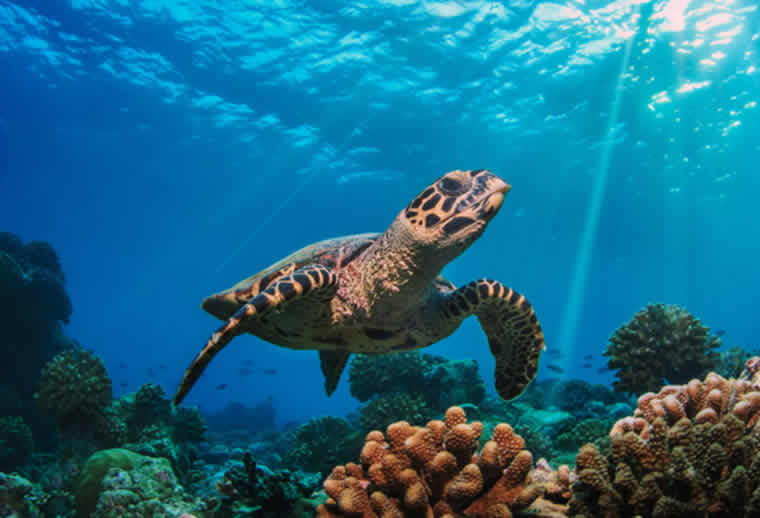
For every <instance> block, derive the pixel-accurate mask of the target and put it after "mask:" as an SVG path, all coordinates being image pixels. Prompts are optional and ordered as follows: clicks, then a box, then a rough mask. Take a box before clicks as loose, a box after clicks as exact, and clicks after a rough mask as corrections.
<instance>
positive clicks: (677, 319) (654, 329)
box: [604, 304, 721, 394]
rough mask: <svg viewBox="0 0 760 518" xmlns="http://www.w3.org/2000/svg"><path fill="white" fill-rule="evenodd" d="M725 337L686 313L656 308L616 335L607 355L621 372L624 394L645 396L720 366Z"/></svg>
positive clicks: (619, 380)
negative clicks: (717, 350)
mask: <svg viewBox="0 0 760 518" xmlns="http://www.w3.org/2000/svg"><path fill="white" fill-rule="evenodd" d="M720 345H721V342H720V338H718V337H717V336H714V335H710V329H709V328H707V327H705V326H703V325H702V322H701V321H700V320H699V319H697V318H695V317H694V316H693V315H691V314H690V313H689V312H688V311H686V310H685V309H682V308H680V307H678V306H675V305H668V306H666V305H664V304H650V305H648V306H647V307H646V308H644V309H642V310H640V311H639V312H638V313H636V314H635V315H634V317H633V318H632V319H631V321H630V322H628V323H627V324H624V325H622V326H621V327H619V328H618V329H617V330H616V331H615V333H614V334H613V335H612V336H611V337H610V343H609V344H608V345H607V350H606V351H605V352H604V355H605V356H609V357H610V359H609V360H608V362H607V365H608V367H609V368H610V369H617V372H616V374H615V375H616V377H617V379H616V380H615V381H614V382H613V386H614V388H615V390H616V391H618V392H627V393H631V394H642V393H644V392H648V391H652V390H657V389H658V388H659V387H661V386H662V385H664V384H666V383H686V382H688V381H689V380H690V379H692V378H699V377H701V376H704V375H705V374H706V373H707V372H708V371H710V370H711V369H713V368H714V366H715V362H716V361H717V359H718V353H717V352H715V351H714V349H717V348H718V347H720Z"/></svg>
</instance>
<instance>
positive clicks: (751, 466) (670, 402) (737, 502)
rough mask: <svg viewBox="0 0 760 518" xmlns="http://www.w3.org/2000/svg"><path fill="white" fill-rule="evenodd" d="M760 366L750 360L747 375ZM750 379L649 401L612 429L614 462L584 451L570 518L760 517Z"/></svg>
mask: <svg viewBox="0 0 760 518" xmlns="http://www.w3.org/2000/svg"><path fill="white" fill-rule="evenodd" d="M758 365H760V358H753V359H750V360H749V361H748V367H749V368H748V370H747V376H749V375H752V374H754V375H756V376H757V367H758ZM747 376H745V377H744V378H742V379H733V378H732V379H726V378H723V377H721V376H719V375H717V374H715V373H710V374H708V375H707V376H706V377H705V378H704V380H703V381H699V380H697V379H693V380H691V381H689V383H688V384H686V385H668V386H665V387H663V388H662V389H661V390H660V391H659V392H658V393H657V394H654V393H651V392H650V393H647V394H644V395H642V396H641V397H640V398H639V403H638V408H637V409H636V410H635V412H634V415H633V416H630V417H626V418H623V419H621V420H619V421H617V422H616V423H615V425H614V426H613V427H612V430H611V431H610V438H611V447H610V454H609V455H608V456H603V455H601V454H600V453H599V451H598V450H597V449H596V447H594V446H593V445H591V444H587V445H585V446H583V447H582V448H581V450H580V452H579V453H578V455H577V457H576V465H577V467H576V470H577V473H578V482H577V483H576V485H575V486H574V487H573V497H572V499H571V500H570V504H569V515H570V516H576V517H580V516H585V517H590V516H599V517H625V516H641V517H643V518H648V517H652V518H656V517H666V516H667V517H678V516H683V517H691V516H700V517H709V518H718V517H726V518H728V517H754V516H760V426H758V425H757V423H758V421H760V386H759V385H758V383H757V380H749V379H746V377H747Z"/></svg>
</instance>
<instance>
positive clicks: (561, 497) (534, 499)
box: [318, 407, 570, 518]
mask: <svg viewBox="0 0 760 518" xmlns="http://www.w3.org/2000/svg"><path fill="white" fill-rule="evenodd" d="M482 430H483V427H482V425H481V424H480V423H477V422H475V423H469V424H468V423H467V419H466V415H465V413H464V410H462V409H461V408H459V407H452V408H450V409H449V411H448V412H447V413H446V421H445V422H443V421H430V422H428V424H427V425H426V426H424V427H416V426H412V425H410V424H409V423H407V422H399V423H393V424H391V425H390V426H388V428H387V431H386V434H385V436H383V437H381V436H380V435H379V434H378V433H377V432H373V433H372V434H370V435H368V436H367V440H366V443H365V446H364V449H363V450H362V455H361V459H360V460H361V463H362V465H361V466H359V465H358V464H351V465H350V466H349V465H346V466H336V467H335V468H334V469H333V472H332V474H330V476H329V477H328V478H327V480H325V483H324V488H325V492H326V493H327V494H328V496H329V497H330V498H329V499H328V500H327V502H325V503H324V504H323V505H322V506H320V507H319V509H318V516H319V517H325V518H326V517H336V518H337V517H344V516H361V517H364V518H368V517H370V516H379V517H381V518H401V517H418V516H419V517H428V518H432V517H433V516H436V517H441V516H450V517H452V518H453V517H467V518H498V517H508V516H512V514H513V513H514V512H516V511H519V510H522V509H526V508H529V506H531V505H532V504H534V503H536V504H537V505H540V506H542V508H551V509H552V513H558V512H561V510H562V509H564V507H563V505H564V504H565V503H566V502H567V500H568V498H569V496H570V494H569V485H570V472H569V470H568V469H567V467H566V466H565V467H563V468H562V469H561V470H560V471H558V472H553V471H551V470H550V469H549V468H548V465H546V464H545V462H544V463H542V464H541V470H540V471H538V470H536V471H535V473H536V475H535V476H534V475H533V473H534V471H531V468H532V464H533V456H532V455H531V454H530V452H528V451H527V450H524V449H522V448H523V446H524V444H525V442H524V441H523V440H522V438H521V437H520V436H519V435H517V434H515V433H514V432H513V430H512V428H511V427H510V426H509V425H505V424H501V425H498V426H497V427H496V429H495V430H494V433H493V438H492V440H490V441H486V442H485V445H484V447H483V449H482V450H481V452H480V453H477V451H476V450H477V444H478V438H479V436H480V434H481V432H482ZM360 470H362V471H363V473H361V472H360ZM349 475H350V476H349ZM360 492H362V493H363V494H362V495H360V494H359V493H360ZM544 497H546V498H544ZM549 499H551V500H549Z"/></svg>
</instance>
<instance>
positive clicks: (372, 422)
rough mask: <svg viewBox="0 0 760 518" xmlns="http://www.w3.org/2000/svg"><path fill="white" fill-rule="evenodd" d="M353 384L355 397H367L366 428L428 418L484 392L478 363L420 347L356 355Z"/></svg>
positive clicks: (475, 401) (362, 423)
mask: <svg viewBox="0 0 760 518" xmlns="http://www.w3.org/2000/svg"><path fill="white" fill-rule="evenodd" d="M349 385H350V388H351V394H352V395H353V396H354V397H355V398H357V399H358V400H359V401H362V402H366V401H369V403H367V404H366V405H364V406H363V407H362V408H361V409H360V412H359V413H360V426H362V427H363V428H364V429H365V431H366V430H371V429H373V428H378V427H382V426H384V425H385V423H389V422H391V421H394V420H398V419H402V420H407V421H415V422H422V421H426V420H428V419H430V418H431V417H432V416H433V415H434V414H440V413H443V412H444V411H445V410H446V408H448V407H449V406H450V405H452V404H458V405H465V404H472V405H478V404H480V403H481V402H482V401H483V399H484V398H485V395H486V388H485V384H484V383H483V379H482V378H481V377H480V374H479V372H478V363H477V362H476V361H474V360H448V359H446V358H443V357H441V356H434V355H431V354H420V353H419V352H417V351H413V352H402V353H395V354H386V355H361V354H359V355H356V357H355V358H354V359H353V360H352V361H351V366H350V368H349Z"/></svg>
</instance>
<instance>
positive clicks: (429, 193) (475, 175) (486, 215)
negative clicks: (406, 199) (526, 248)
mask: <svg viewBox="0 0 760 518" xmlns="http://www.w3.org/2000/svg"><path fill="white" fill-rule="evenodd" d="M510 189H511V187H510V185H509V184H508V183H507V182H505V181H504V180H502V179H501V178H499V177H498V176H496V175H495V174H493V173H491V172H490V171H487V170H485V169H479V170H475V171H459V170H456V171H451V172H450V173H447V174H445V175H443V176H442V177H440V178H439V179H438V180H436V181H435V182H433V184H432V185H430V186H429V187H428V188H427V189H425V190H424V191H422V193H421V194H420V195H419V196H417V197H416V198H414V200H412V202H411V203H410V204H409V206H408V207H407V208H406V209H404V210H403V211H402V212H401V214H400V215H399V219H401V220H402V222H403V223H405V224H406V225H407V226H408V228H409V230H410V231H411V233H412V235H413V236H414V239H415V241H417V242H418V243H423V244H430V245H435V246H436V247H439V248H442V249H447V250H448V249H451V250H456V251H458V252H460V253H461V251H463V250H464V249H465V248H467V247H468V246H469V245H470V244H472V242H473V241H475V240H476V239H477V238H478V237H479V236H480V234H481V233H482V232H483V230H485V228H486V226H487V225H488V223H489V222H490V221H491V219H493V217H494V216H495V215H496V213H497V212H498V211H499V209H500V208H501V204H502V202H503V201H504V196H505V195H506V194H507V192H509V190H510Z"/></svg>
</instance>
